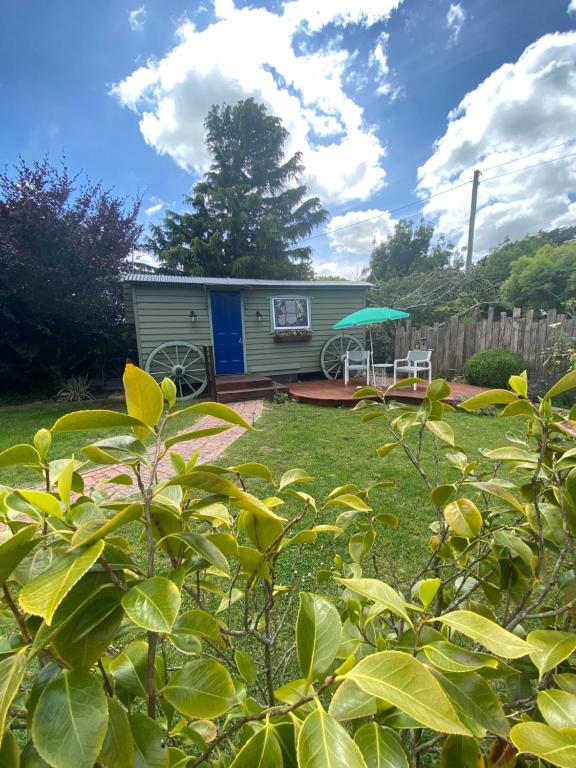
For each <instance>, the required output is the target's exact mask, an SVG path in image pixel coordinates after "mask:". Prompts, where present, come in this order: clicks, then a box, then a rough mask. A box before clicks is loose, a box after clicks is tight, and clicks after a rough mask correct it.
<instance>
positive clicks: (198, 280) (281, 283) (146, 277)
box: [124, 272, 372, 288]
mask: <svg viewBox="0 0 576 768" xmlns="http://www.w3.org/2000/svg"><path fill="white" fill-rule="evenodd" d="M124 282H126V283H177V284H180V285H182V284H185V285H186V284H190V285H237V286H245V287H255V288H371V287H372V283H366V282H361V281H354V280H244V279H241V278H235V277H189V276H187V275H154V274H147V273H140V272H131V273H130V274H128V275H126V277H125V278H124Z"/></svg>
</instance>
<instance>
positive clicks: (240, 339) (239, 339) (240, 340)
mask: <svg viewBox="0 0 576 768" xmlns="http://www.w3.org/2000/svg"><path fill="white" fill-rule="evenodd" d="M238 341H239V342H240V344H244V342H243V341H242V336H239V337H238Z"/></svg>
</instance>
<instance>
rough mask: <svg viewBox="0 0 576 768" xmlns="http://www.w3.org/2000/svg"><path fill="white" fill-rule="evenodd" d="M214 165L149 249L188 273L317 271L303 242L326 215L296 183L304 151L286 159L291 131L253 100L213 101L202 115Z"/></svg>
mask: <svg viewBox="0 0 576 768" xmlns="http://www.w3.org/2000/svg"><path fill="white" fill-rule="evenodd" d="M205 126H206V133H207V138H206V145H207V148H208V150H209V152H210V154H211V156H212V164H211V166H210V170H209V171H208V172H207V173H206V174H205V175H204V178H203V179H202V180H201V181H200V182H198V183H197V184H196V185H195V187H194V189H193V194H192V195H191V196H189V197H187V198H185V202H186V204H187V205H189V206H191V208H192V211H185V212H183V213H177V212H175V211H169V212H168V215H167V216H166V218H165V219H164V221H163V223H162V224H161V225H159V226H155V227H153V228H152V233H151V236H150V238H149V239H148V243H147V244H148V248H149V249H150V250H151V251H152V252H153V253H154V254H155V255H156V256H157V257H158V259H159V261H160V264H161V265H162V266H163V267H165V268H168V269H172V270H179V271H183V272H185V273H187V274H191V275H199V276H200V275H208V276H212V277H245V278H269V279H270V278H271V279H288V278H291V279H304V278H309V277H312V268H311V258H310V256H311V248H310V247H302V246H298V243H299V242H300V241H301V240H302V239H303V238H305V237H307V236H308V235H310V233H311V232H313V231H314V229H315V228H316V227H318V226H319V225H320V224H322V223H323V222H324V221H325V220H326V219H327V217H328V213H327V212H326V211H325V210H324V208H322V205H321V204H320V201H319V199H318V198H317V197H308V190H307V187H306V186H305V185H304V184H300V183H298V179H299V177H300V176H301V174H302V172H303V170H304V166H303V165H302V159H301V153H300V152H296V153H295V154H294V155H293V156H292V157H290V158H288V159H285V155H284V145H285V143H286V140H287V138H288V132H287V131H286V129H285V128H284V127H283V125H282V122H281V120H280V119H279V118H277V117H273V116H271V115H269V114H268V113H267V111H266V107H265V106H264V105H262V104H257V103H256V102H255V101H254V100H253V99H246V100H245V101H240V102H238V104H236V105H235V106H229V105H227V104H225V105H222V106H218V105H215V106H213V107H212V109H211V110H210V112H209V113H208V116H207V118H206V121H205Z"/></svg>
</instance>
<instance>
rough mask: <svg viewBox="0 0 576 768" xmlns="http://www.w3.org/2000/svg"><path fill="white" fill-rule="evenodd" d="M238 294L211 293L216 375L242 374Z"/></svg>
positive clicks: (240, 311)
mask: <svg viewBox="0 0 576 768" xmlns="http://www.w3.org/2000/svg"><path fill="white" fill-rule="evenodd" d="M241 301H242V299H241V296H240V293H234V292H232V291H212V293H211V294H210V305H211V308H212V336H213V338H214V362H215V364H216V373H217V374H219V375H220V374H223V373H244V348H243V346H242V308H241V307H242V305H241Z"/></svg>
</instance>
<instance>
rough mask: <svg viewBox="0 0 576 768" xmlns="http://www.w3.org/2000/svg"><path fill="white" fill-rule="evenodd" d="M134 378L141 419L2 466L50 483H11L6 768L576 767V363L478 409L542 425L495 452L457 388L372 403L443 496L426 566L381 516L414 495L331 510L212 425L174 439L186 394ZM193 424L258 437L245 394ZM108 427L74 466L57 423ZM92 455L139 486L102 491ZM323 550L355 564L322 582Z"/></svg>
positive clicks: (98, 422) (432, 497) (0, 663)
mask: <svg viewBox="0 0 576 768" xmlns="http://www.w3.org/2000/svg"><path fill="white" fill-rule="evenodd" d="M410 384H411V380H405V381H403V382H399V383H398V384H397V385H393V386H392V387H390V388H389V390H392V389H395V388H398V387H402V386H410ZM124 385H125V391H126V400H127V410H128V413H127V414H126V413H118V412H115V411H106V410H93V411H79V412H73V413H67V414H66V415H64V416H62V417H61V418H59V419H58V420H57V421H56V422H55V423H54V425H53V426H52V428H51V429H50V430H47V429H40V430H39V431H38V432H37V433H36V435H35V437H34V440H33V442H32V443H31V444H30V445H28V444H21V445H16V446H14V447H12V448H9V449H7V450H5V451H3V452H2V453H0V467H7V466H10V465H14V464H19V465H24V466H27V467H31V468H33V469H35V470H36V471H37V473H38V476H39V479H40V478H41V479H42V484H43V490H40V488H39V487H32V488H16V487H6V486H5V487H0V520H2V521H3V522H4V524H5V525H6V526H7V534H8V535H6V536H5V537H4V539H3V540H2V542H1V543H0V586H1V588H2V602H1V603H0V609H1V613H0V618H1V624H0V626H1V632H2V635H3V637H2V638H0V659H1V660H0V737H1V738H2V741H1V743H0V765H2V768H17V767H18V766H20V767H22V766H26V767H28V766H35V768H45V766H46V765H49V766H54V768H95V767H97V768H102V767H104V768H146V767H147V766H153V768H185V767H187V768H192V767H194V766H196V767H197V766H203V767H208V766H210V767H211V768H253V767H254V766H261V767H262V768H265V767H266V768H342V766H346V768H381V767H382V766H385V767H386V768H428V767H429V766H432V765H435V766H437V765H440V766H441V767H442V768H482V766H485V767H488V766H491V767H492V768H494V767H495V766H499V767H501V768H513V767H514V766H517V768H521V767H522V768H528V767H529V768H542V767H543V766H550V765H553V766H559V767H560V768H574V766H575V765H576V733H575V731H574V719H573V713H574V712H575V711H576V664H575V663H574V662H575V654H574V651H575V649H576V632H575V631H574V629H575V624H574V620H575V617H574V612H575V609H576V576H575V572H574V567H575V565H576V563H575V562H574V545H575V533H576V451H575V450H574V438H573V430H574V421H573V419H574V416H575V415H576V414H571V415H570V416H571V418H569V414H567V413H566V412H563V411H560V410H558V409H557V408H555V407H554V405H553V403H554V398H556V397H557V396H559V395H562V394H563V393H564V392H566V391H568V390H569V389H570V388H573V387H575V386H576V373H574V372H573V373H570V374H568V375H566V376H565V377H563V378H562V379H561V380H560V381H559V382H558V383H557V384H556V385H555V386H554V387H552V389H551V390H549V391H548V392H547V393H546V394H545V395H544V397H543V400H542V401H541V402H540V403H538V404H537V405H535V404H533V403H531V402H530V401H528V400H527V397H526V395H527V391H528V382H527V379H526V375H525V374H523V375H520V376H513V377H512V378H511V379H510V387H511V389H510V390H506V391H502V390H495V391H491V392H485V393H482V394H481V395H478V396H475V397H473V398H471V399H469V400H468V401H466V402H464V403H462V404H461V407H462V408H464V409H465V410H466V411H470V412H472V411H478V410H482V409H484V408H486V407H488V406H491V405H504V406H505V408H504V409H503V411H502V415H501V416H500V417H499V418H511V417H515V418H519V419H522V420H524V422H525V425H526V436H525V439H524V440H519V439H518V438H514V439H513V440H512V441H511V442H509V443H508V444H506V445H504V446H500V447H496V448H490V447H489V446H481V444H480V445H479V447H480V448H481V450H480V452H479V453H478V454H477V455H474V456H468V455H466V454H465V453H464V452H463V451H462V449H461V448H459V447H458V441H457V435H455V434H454V432H453V429H452V427H451V426H450V425H449V424H448V423H447V422H446V421H444V420H443V416H444V414H445V413H446V412H447V411H449V410H451V408H450V406H448V405H446V404H445V403H444V402H443V400H444V399H445V398H446V397H448V396H449V394H450V387H449V385H448V384H447V383H446V382H445V381H443V380H436V381H433V382H432V383H431V384H430V385H429V387H428V390H427V397H426V398H425V399H424V401H423V402H422V404H421V405H420V406H419V407H418V408H414V407H413V406H410V405H401V404H398V403H394V402H390V403H389V402H384V401H383V399H382V397H381V393H380V392H379V391H378V390H375V389H372V388H364V389H361V390H359V392H358V396H359V397H362V396H365V395H370V396H372V397H375V398H379V400H378V401H377V402H371V401H367V400H364V401H361V402H359V405H358V409H359V413H357V414H350V418H351V419H354V418H355V417H356V418H358V417H359V416H360V417H362V419H363V421H371V422H372V421H375V423H377V424H379V425H381V429H382V434H383V444H382V446H381V448H380V449H379V451H378V454H379V456H380V458H379V459H378V458H377V457H375V458H374V461H375V462H377V461H381V462H383V463H384V465H385V463H386V457H387V456H388V454H390V452H391V451H397V452H399V453H400V454H401V455H403V456H404V458H405V460H406V463H407V466H408V467H410V468H411V469H412V471H413V472H414V473H415V475H416V476H417V477H418V478H420V480H421V482H422V483H423V485H424V487H425V488H426V490H427V495H428V498H429V513H430V539H429V556H428V560H427V562H426V564H425V565H424V566H423V567H422V568H421V570H419V572H417V573H404V572H403V571H402V569H399V568H397V567H396V564H395V562H394V553H393V552H391V551H390V547H389V546H387V531H388V530H389V529H390V528H391V527H392V528H395V527H398V526H401V525H402V521H401V520H400V519H398V517H397V516H396V515H395V514H394V510H393V509H390V508H389V507H387V506H384V507H382V508H377V507H376V506H374V502H373V501H372V499H373V493H372V492H373V490H374V488H376V487H378V488H382V489H384V492H385V489H386V488H389V487H391V486H392V485H394V483H393V482H392V481H389V480H384V481H382V482H380V483H378V484H377V485H376V486H371V487H368V488H361V487H358V486H357V485H355V484H354V483H352V482H349V483H346V484H344V485H342V486H340V487H338V488H335V489H334V490H333V491H332V492H331V493H329V494H328V495H327V496H326V498H322V499H315V498H314V497H313V496H312V495H311V494H310V493H309V490H311V483H312V481H313V478H311V477H310V476H309V475H308V474H307V473H306V471H305V470H304V469H301V468H295V469H288V470H287V471H286V472H285V473H284V474H283V475H282V476H281V477H274V476H273V474H272V472H271V471H270V470H269V469H268V467H266V466H265V465H264V464H260V463H257V462H254V461H250V460H249V461H247V462H245V463H242V464H237V465H235V466H231V467H227V468H223V467H216V466H210V465H199V466H197V465H196V463H195V462H196V458H195V457H192V458H191V459H189V460H185V459H184V458H183V457H182V456H180V455H179V454H178V452H177V450H178V444H179V443H181V442H183V441H193V440H195V439H198V438H202V437H205V436H206V434H207V432H206V430H205V429H204V430H193V431H189V432H186V433H183V434H179V435H173V436H170V437H165V434H164V433H165V428H166V424H167V423H168V422H169V420H170V419H171V418H173V416H174V415H175V414H176V413H178V411H174V410H173V409H174V407H175V400H176V388H175V386H174V384H173V382H171V381H170V380H164V382H163V383H162V387H161V388H160V387H159V386H158V385H157V383H156V382H155V381H154V380H153V379H152V378H151V377H150V376H149V375H148V374H147V373H145V372H144V371H141V370H140V369H138V368H136V367H134V366H132V365H128V366H127V369H126V372H125V375H124ZM184 410H186V409H184ZM188 410H190V411H192V412H196V413H201V414H210V415H213V416H217V417H219V418H220V419H221V421H222V426H219V427H213V428H210V432H211V433H212V434H214V433H217V432H220V431H224V430H226V429H229V428H230V427H232V426H235V425H240V426H242V427H244V428H245V429H252V427H251V426H250V425H249V424H248V423H246V422H245V421H244V420H243V419H242V418H241V417H240V416H239V415H238V414H236V413H235V412H234V411H233V410H232V409H231V408H229V407H228V406H225V405H222V404H217V403H209V402H202V403H195V404H193V405H191V406H189V407H188ZM180 413H182V411H180ZM104 426H105V427H115V428H117V429H118V430H119V431H120V432H121V434H119V435H118V436H116V437H107V438H105V439H101V440H98V441H96V442H95V443H93V444H91V445H88V446H86V447H85V448H84V449H83V457H82V460H80V459H79V458H72V457H71V458H70V459H68V460H66V459H64V460H62V459H58V460H53V459H51V458H50V452H51V442H52V435H53V434H57V433H60V432H66V431H74V430H75V431H82V432H86V431H90V430H98V429H100V428H102V427H104ZM148 435H153V436H154V444H153V449H152V451H151V452H149V451H148V450H147V449H146V447H145V446H144V443H143V442H142V441H143V440H144V439H145V438H146V437H147V436H148ZM427 447H430V449H431V451H432V457H433V458H432V461H430V460H429V453H428V451H427V450H426V449H427ZM167 454H169V455H170V458H171V461H172V465H173V470H174V471H173V475H172V476H171V477H164V476H163V477H159V476H158V463H159V461H160V459H161V458H162V457H163V456H165V455H167ZM424 457H426V458H424ZM84 459H90V460H91V461H92V462H95V463H96V464H100V465H103V466H110V467H113V466H117V467H118V472H119V475H118V477H117V479H116V482H117V483H124V484H125V485H126V488H127V493H128V494H132V496H131V497H129V498H128V499H115V498H112V497H111V496H110V495H108V494H107V493H106V492H105V491H104V490H103V489H102V488H101V487H96V488H92V489H88V488H86V487H85V486H84V482H83V479H82V476H81V474H80V472H79V470H80V469H81V468H82V463H83V460H84ZM329 470H330V468H329V467H327V471H329ZM256 488H264V489H265V490H264V492H263V493H261V494H256V492H255V489H256ZM324 536H335V537H339V539H340V540H341V541H342V546H341V550H340V553H339V554H338V555H336V556H335V558H334V561H333V563H332V564H331V565H330V567H325V566H322V567H319V568H318V570H317V572H316V582H317V584H316V588H315V590H314V592H303V591H300V590H299V588H298V578H297V567H296V566H297V564H298V560H299V557H300V555H301V553H302V550H303V549H304V548H307V547H314V545H315V543H316V542H317V541H318V540H319V539H320V538H321V537H324ZM319 565H321V564H319Z"/></svg>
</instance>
